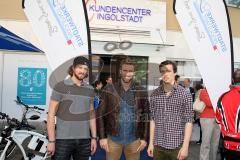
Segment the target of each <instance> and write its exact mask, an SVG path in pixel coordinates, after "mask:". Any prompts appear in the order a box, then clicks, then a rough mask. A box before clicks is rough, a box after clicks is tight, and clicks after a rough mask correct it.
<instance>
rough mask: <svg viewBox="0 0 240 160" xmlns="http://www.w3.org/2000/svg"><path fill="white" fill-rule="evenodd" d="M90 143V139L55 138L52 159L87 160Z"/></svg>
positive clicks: (89, 152) (89, 153)
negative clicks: (71, 159)
mask: <svg viewBox="0 0 240 160" xmlns="http://www.w3.org/2000/svg"><path fill="white" fill-rule="evenodd" d="M90 143H91V140H90V139H57V140H56V149H55V154H54V156H53V160H70V158H71V157H72V158H73V159H74V160H88V159H89V157H90V155H91V149H90Z"/></svg>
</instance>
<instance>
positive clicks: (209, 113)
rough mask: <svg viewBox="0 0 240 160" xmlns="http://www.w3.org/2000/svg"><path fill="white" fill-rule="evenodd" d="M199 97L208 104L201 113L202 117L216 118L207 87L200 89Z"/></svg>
mask: <svg viewBox="0 0 240 160" xmlns="http://www.w3.org/2000/svg"><path fill="white" fill-rule="evenodd" d="M199 99H200V101H203V102H204V103H205V104H206V107H205V109H204V110H203V112H202V113H200V118H215V112H214V109H213V105H212V103H211V100H210V98H209V95H208V92H207V90H206V89H201V90H200V95H199Z"/></svg>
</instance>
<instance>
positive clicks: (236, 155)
mask: <svg viewBox="0 0 240 160" xmlns="http://www.w3.org/2000/svg"><path fill="white" fill-rule="evenodd" d="M224 158H225V159H226V160H237V159H240V152H238V151H232V150H228V149H224Z"/></svg>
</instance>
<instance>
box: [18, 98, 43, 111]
mask: <svg viewBox="0 0 240 160" xmlns="http://www.w3.org/2000/svg"><path fill="white" fill-rule="evenodd" d="M15 101H16V102H17V103H19V104H21V105H23V106H24V107H26V109H27V110H28V109H37V110H39V111H45V109H42V108H40V107H38V106H33V107H30V106H29V105H27V104H25V103H23V102H22V100H21V99H20V97H19V96H17V100H15Z"/></svg>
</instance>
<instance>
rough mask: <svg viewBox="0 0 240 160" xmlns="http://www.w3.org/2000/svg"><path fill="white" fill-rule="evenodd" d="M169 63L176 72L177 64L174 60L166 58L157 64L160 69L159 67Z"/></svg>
mask: <svg viewBox="0 0 240 160" xmlns="http://www.w3.org/2000/svg"><path fill="white" fill-rule="evenodd" d="M169 64H170V65H172V67H173V72H174V73H176V72H177V65H176V63H175V62H173V61H170V60H166V61H163V62H162V63H160V65H159V71H160V69H161V68H162V67H163V66H166V65H169Z"/></svg>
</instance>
